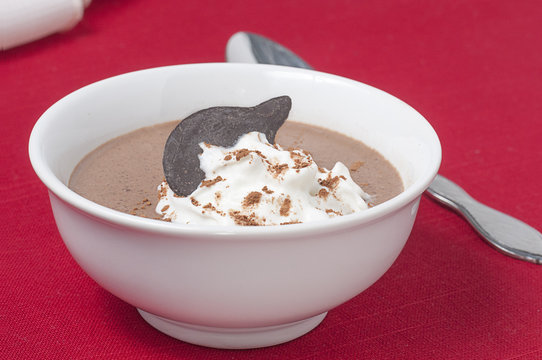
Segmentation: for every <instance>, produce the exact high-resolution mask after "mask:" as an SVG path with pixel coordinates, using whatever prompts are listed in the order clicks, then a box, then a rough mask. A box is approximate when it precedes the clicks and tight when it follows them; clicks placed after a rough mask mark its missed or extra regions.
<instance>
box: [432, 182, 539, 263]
mask: <svg viewBox="0 0 542 360" xmlns="http://www.w3.org/2000/svg"><path fill="white" fill-rule="evenodd" d="M427 193H428V194H429V195H430V196H431V197H432V198H433V199H435V200H437V201H439V202H440V203H442V204H444V205H446V206H448V207H450V208H452V209H453V210H455V211H457V212H459V213H460V214H461V215H462V216H463V217H465V219H466V220H467V221H468V222H469V223H470V224H471V225H472V226H473V227H474V229H476V231H477V232H478V233H479V234H480V235H481V236H482V237H483V238H484V239H486V240H487V241H488V242H489V243H490V244H491V245H493V246H494V247H496V248H497V249H498V250H500V251H502V252H504V253H505V254H507V255H510V256H512V257H515V258H518V259H522V260H526V261H530V262H533V263H536V264H542V255H541V254H542V234H541V233H540V232H538V231H537V230H535V229H534V228H533V227H531V226H529V225H527V224H526V223H524V222H522V221H520V220H518V219H516V218H513V217H511V216H509V215H506V214H504V213H502V212H500V211H497V210H495V209H492V208H490V207H488V206H486V205H484V204H482V203H480V202H478V201H476V200H475V199H473V198H472V197H471V196H470V195H469V194H467V192H466V191H465V190H463V189H462V188H461V187H459V186H458V185H457V184H455V183H454V182H452V181H450V180H448V179H446V178H445V177H444V176H442V175H437V177H436V178H435V180H434V181H433V183H432V184H431V185H430V186H429V188H428V189H427Z"/></svg>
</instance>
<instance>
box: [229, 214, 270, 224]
mask: <svg viewBox="0 0 542 360" xmlns="http://www.w3.org/2000/svg"><path fill="white" fill-rule="evenodd" d="M229 215H230V217H231V218H232V219H233V221H234V222H235V224H236V225H241V226H260V225H263V224H260V223H259V222H258V221H257V217H256V214H255V213H251V214H250V215H244V214H241V213H240V212H239V211H230V213H229Z"/></svg>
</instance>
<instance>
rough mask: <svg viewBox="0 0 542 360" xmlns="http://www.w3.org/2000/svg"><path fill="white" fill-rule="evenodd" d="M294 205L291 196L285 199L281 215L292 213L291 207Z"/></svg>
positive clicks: (281, 207)
mask: <svg viewBox="0 0 542 360" xmlns="http://www.w3.org/2000/svg"><path fill="white" fill-rule="evenodd" d="M291 207H292V201H291V200H290V198H289V197H287V198H286V199H284V201H283V202H282V205H281V206H280V216H288V214H290V209H291Z"/></svg>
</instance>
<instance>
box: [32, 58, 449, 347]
mask: <svg viewBox="0 0 542 360" xmlns="http://www.w3.org/2000/svg"><path fill="white" fill-rule="evenodd" d="M280 95H289V96H290V97H291V98H292V102H293V105H292V110H291V113H290V118H291V119H294V120H295V121H299V122H304V123H309V124H315V125H319V126H323V127H327V128H330V129H333V130H336V131H338V132H341V133H344V134H347V135H348V136H350V137H353V138H356V139H359V140H361V141H363V142H364V143H366V144H367V145H369V146H371V147H373V148H374V149H376V150H378V151H379V152H380V153H381V154H383V155H384V156H385V157H386V158H387V159H388V160H389V161H390V162H391V163H392V164H393V165H394V166H395V167H396V168H397V170H398V171H399V173H400V175H401V178H402V180H403V182H404V186H405V190H404V192H402V193H401V194H400V195H398V196H396V197H394V198H393V199H391V200H388V201H386V202H384V203H382V204H380V205H377V206H375V207H373V208H370V209H368V210H366V211H364V212H360V213H356V214H352V215H347V216H342V217H337V218H333V219H330V220H329V221H323V222H317V223H305V224H295V225H288V226H269V227H236V226H215V227H209V226H207V227H203V226H198V225H180V224H172V223H167V222H162V221H158V220H151V219H144V218H140V217H135V216H132V215H128V214H124V213H121V212H117V211H114V210H111V209H108V208H105V207H103V206H100V205H97V204H96V203H93V202H91V201H89V200H87V199H85V198H83V197H81V196H79V195H78V194H76V193H74V192H73V191H71V190H70V189H68V187H67V186H66V184H67V183H68V179H69V177H70V174H71V172H72V170H73V169H74V167H75V166H76V164H77V163H78V162H79V161H80V160H81V159H82V158H83V156H84V155H86V154H87V153H88V152H90V151H91V150H93V149H94V148H96V147H97V146H98V145H100V144H102V143H104V142H105V141H107V140H109V139H111V138H113V137H116V136H118V135H121V134H124V133H126V132H129V131H131V130H134V129H137V128H140V127H143V126H148V125H152V124H156V123H161V122H166V121H172V120H176V119H182V118H184V117H186V116H188V115H190V114H192V113H193V112H195V111H197V110H200V109H203V108H207V107H211V106H219V105H229V106H232V105H234V106H253V105H255V104H258V103H260V102H262V101H264V100H267V99H269V98H271V97H275V96H280ZM29 153H30V159H31V162H32V165H33V167H34V169H35V171H36V173H37V175H38V176H39V178H40V179H41V180H42V181H43V183H44V184H45V185H46V186H47V188H48V190H49V195H50V201H51V206H52V210H53V213H54V216H55V220H56V223H57V226H58V230H59V232H60V235H61V237H62V239H63V240H64V242H65V244H66V246H67V248H68V249H69V251H70V253H71V254H72V256H73V257H74V259H75V260H76V261H77V263H78V264H79V265H80V266H81V268H82V269H83V270H84V271H85V272H86V273H87V274H88V275H89V276H90V277H91V278H92V279H94V280H95V281H96V282H97V283H98V284H100V285H101V286H102V287H103V288H105V289H106V290H108V291H109V292H111V293H112V294H114V295H115V296H117V297H119V298H120V299H122V300H124V301H126V302H128V303H130V304H132V305H133V306H135V307H137V309H138V311H139V312H140V314H141V315H142V316H143V318H144V319H145V320H146V321H147V322H148V323H149V324H151V325H152V326H154V327H155V328H157V329H158V330H160V331H162V332H164V333H166V334H169V335H171V336H173V337H175V338H178V339H180V340H183V341H186V342H190V343H194V344H199V345H204V346H210V347H218V348H253V347H262V346H269V345H274V344H278V343H282V342H285V341H289V340H291V339H294V338H296V337H299V336H301V335H303V334H305V333H306V332H308V331H310V330H311V329H313V328H314V327H315V326H317V325H318V324H319V323H320V322H321V321H322V320H323V318H324V317H325V315H326V313H327V311H329V310H331V309H333V308H334V307H336V306H338V305H340V304H342V303H344V302H345V301H348V300H349V299H351V298H353V297H354V296H356V295H358V294H359V293H361V292H362V291H364V290H365V289H367V288H368V287H369V286H371V284H373V283H374V282H375V281H377V280H378V279H379V278H380V277H381V276H382V275H383V274H384V273H385V272H386V270H388V268H389V267H390V266H391V265H392V263H393V262H394V261H395V259H396V258H397V256H398V255H399V253H400V252H401V249H402V248H403V246H404V244H405V242H406V240H407V238H408V237H409V234H410V231H411V229H412V226H413V223H414V218H415V216H416V213H417V210H418V204H419V200H420V196H421V194H422V193H423V191H424V190H425V189H426V188H427V187H428V185H429V184H430V182H431V181H432V179H433V178H434V176H435V175H436V173H437V170H438V167H439V165H440V160H441V149H440V143H439V140H438V138H437V135H436V134H435V132H434V130H433V129H432V128H431V126H430V125H429V124H428V122H427V121H426V120H425V119H424V118H423V117H422V116H421V115H420V114H419V113H418V112H416V111H415V110H414V109H412V108H411V107H410V106H408V105H406V104H405V103H403V102H402V101H400V100H398V99H397V98H395V97H393V96H391V95H389V94H387V93H385V92H383V91H380V90H378V89H375V88H373V87H371V86H368V85H365V84H362V83H359V82H356V81H353V80H349V79H346V78H342V77H338V76H334V75H330V74H325V73H321V72H316V71H311V70H303V69H295V68H290V67H282V66H272V65H249V64H223V63H220V64H192V65H179V66H171V67H162V68H155V69H148V70H142V71H137V72H133V73H128V74H124V75H120V76H116V77H113V78H110V79H106V80H103V81H99V82H97V83H94V84H91V85H89V86H86V87H84V88H82V89H80V90H77V91H75V92H73V93H71V94H69V95H68V96H66V97H64V98H63V99H61V100H60V101H58V102H57V103H56V104H54V105H53V106H51V107H50V108H49V109H48V110H47V111H46V112H45V113H44V114H43V115H42V116H41V117H40V119H39V120H38V122H37V123H36V125H35V127H34V129H33V131H32V135H31V138H30V144H29Z"/></svg>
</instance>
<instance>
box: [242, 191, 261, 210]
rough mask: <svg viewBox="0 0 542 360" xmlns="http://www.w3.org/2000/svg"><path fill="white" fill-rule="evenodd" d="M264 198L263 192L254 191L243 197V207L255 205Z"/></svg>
mask: <svg viewBox="0 0 542 360" xmlns="http://www.w3.org/2000/svg"><path fill="white" fill-rule="evenodd" d="M261 198H262V193H261V192H258V191H252V192H250V193H249V194H248V195H247V196H245V198H244V199H243V203H242V205H243V207H245V208H247V207H251V206H254V205H257V204H258V203H259V202H260V200H261Z"/></svg>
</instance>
